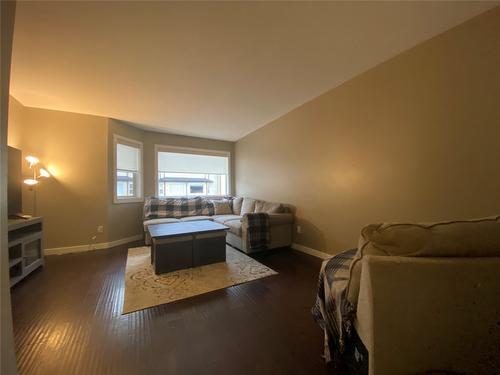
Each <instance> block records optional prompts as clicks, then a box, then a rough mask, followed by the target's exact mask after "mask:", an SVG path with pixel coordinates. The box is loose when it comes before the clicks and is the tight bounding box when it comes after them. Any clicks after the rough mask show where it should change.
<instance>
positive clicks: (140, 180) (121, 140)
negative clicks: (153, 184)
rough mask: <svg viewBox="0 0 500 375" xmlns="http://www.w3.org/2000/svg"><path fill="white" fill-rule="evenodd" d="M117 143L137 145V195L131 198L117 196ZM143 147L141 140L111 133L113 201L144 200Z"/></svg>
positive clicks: (130, 201)
mask: <svg viewBox="0 0 500 375" xmlns="http://www.w3.org/2000/svg"><path fill="white" fill-rule="evenodd" d="M118 143H121V144H124V145H128V146H132V147H137V148H138V149H139V178H138V186H137V190H138V192H139V196H138V197H132V198H118V196H117V194H116V193H117V192H116V182H117V181H116V170H117V168H116V163H117V160H116V145H117V144H118ZM143 153H144V147H143V144H142V142H139V141H136V140H134V139H130V138H126V137H123V136H121V135H118V134H113V203H115V204H122V203H137V202H144V156H143Z"/></svg>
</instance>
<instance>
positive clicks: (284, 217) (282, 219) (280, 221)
mask: <svg viewBox="0 0 500 375" xmlns="http://www.w3.org/2000/svg"><path fill="white" fill-rule="evenodd" d="M269 223H270V224H271V225H284V224H292V223H293V214H290V213H281V214H269Z"/></svg>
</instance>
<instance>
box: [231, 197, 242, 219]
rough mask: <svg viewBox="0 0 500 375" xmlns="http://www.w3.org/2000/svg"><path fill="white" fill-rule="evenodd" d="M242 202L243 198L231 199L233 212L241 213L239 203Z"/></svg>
mask: <svg viewBox="0 0 500 375" xmlns="http://www.w3.org/2000/svg"><path fill="white" fill-rule="evenodd" d="M242 204H243V198H234V199H233V214H235V215H241V205H242Z"/></svg>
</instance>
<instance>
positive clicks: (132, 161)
mask: <svg viewBox="0 0 500 375" xmlns="http://www.w3.org/2000/svg"><path fill="white" fill-rule="evenodd" d="M116 168H117V169H125V170H128V171H138V170H139V149H138V148H136V147H132V146H128V145H124V144H121V143H118V144H117V145H116Z"/></svg>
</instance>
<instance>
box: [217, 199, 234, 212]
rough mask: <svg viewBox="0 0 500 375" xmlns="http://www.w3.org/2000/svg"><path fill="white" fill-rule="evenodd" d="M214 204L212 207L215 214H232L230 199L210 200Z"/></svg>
mask: <svg viewBox="0 0 500 375" xmlns="http://www.w3.org/2000/svg"><path fill="white" fill-rule="evenodd" d="M212 202H213V204H214V209H215V212H214V214H215V215H232V214H233V210H232V209H231V201H229V200H227V199H224V200H220V201H218V200H214V201H212Z"/></svg>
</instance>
